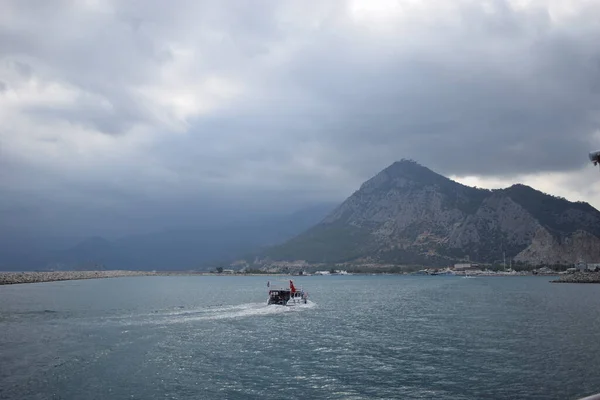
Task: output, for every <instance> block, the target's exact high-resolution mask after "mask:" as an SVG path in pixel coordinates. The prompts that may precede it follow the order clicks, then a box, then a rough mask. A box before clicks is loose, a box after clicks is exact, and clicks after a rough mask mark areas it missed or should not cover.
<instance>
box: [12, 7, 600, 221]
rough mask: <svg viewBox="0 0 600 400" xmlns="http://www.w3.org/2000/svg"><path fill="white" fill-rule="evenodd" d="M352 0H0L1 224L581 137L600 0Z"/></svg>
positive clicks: (522, 167) (599, 63) (471, 165)
mask: <svg viewBox="0 0 600 400" xmlns="http://www.w3.org/2000/svg"><path fill="white" fill-rule="evenodd" d="M354 3H356V2H353V1H331V2H316V1H315V2H308V3H307V2H306V1H302V2H293V1H290V2H266V1H265V2H262V1H259V2H256V1H236V2H235V6H234V7H232V6H231V4H225V3H219V2H212V1H181V2H177V3H176V4H166V3H164V2H162V1H143V2H135V1H134V2H116V1H115V2H104V3H103V2H98V3H96V6H94V5H93V4H95V3H83V2H82V3H77V2H68V1H64V2H53V4H52V6H49V5H48V3H47V2H22V1H8V2H3V4H2V5H0V73H2V74H3V77H2V82H0V107H2V108H3V109H5V110H7V111H5V113H2V111H0V119H4V120H5V121H6V123H4V124H3V125H4V127H2V128H0V146H1V147H0V156H1V158H0V166H3V167H4V173H2V171H0V191H1V193H2V194H3V196H4V200H3V208H2V210H3V211H0V212H3V213H4V214H3V215H5V216H10V218H8V217H6V219H5V221H8V220H9V219H10V221H11V222H10V229H16V228H17V227H24V226H27V227H31V226H35V225H36V224H37V225H39V226H40V227H41V226H42V225H43V226H44V227H47V228H48V229H50V230H51V229H52V226H53V224H57V221H60V220H61V219H62V218H66V216H67V215H69V214H70V213H74V212H76V215H77V217H76V218H71V220H70V223H69V224H64V225H65V229H67V228H68V229H70V230H72V231H75V230H80V231H83V230H85V229H86V226H94V228H95V229H97V230H103V231H107V232H108V231H114V232H117V231H119V232H120V231H125V230H136V229H138V230H140V229H146V230H147V229H152V228H153V227H159V226H167V225H169V224H171V225H172V224H181V223H185V222H189V221H190V220H193V221H203V220H204V221H206V220H207V218H208V216H209V215H215V214H218V213H217V212H216V211H207V210H219V212H221V214H227V213H228V212H226V211H225V210H231V209H232V208H235V209H237V210H238V211H239V213H238V214H242V213H243V212H245V211H246V210H250V211H252V212H259V210H261V209H277V210H285V209H286V208H287V209H291V208H293V207H298V206H301V205H302V204H306V203H311V202H318V201H330V200H335V199H340V200H341V199H343V198H344V197H345V196H347V195H348V194H350V193H351V192H352V191H353V190H354V189H355V188H357V187H358V185H359V184H360V183H361V182H362V181H363V180H365V179H367V178H369V177H370V176H372V175H373V174H375V173H376V172H377V171H378V170H380V169H382V168H384V167H386V166H387V165H388V164H390V163H392V162H393V161H396V160H398V159H400V158H404V157H405V158H412V159H416V160H417V161H419V162H421V163H423V164H425V165H427V166H429V167H431V168H433V169H436V170H437V171H439V172H441V173H444V174H447V175H450V174H455V175H478V176H483V177H486V176H487V177H495V178H496V177H502V178H510V177H515V176H519V175H523V174H534V173H548V172H569V171H577V170H579V169H581V168H582V167H584V166H585V165H586V164H587V158H586V154H587V152H588V151H590V150H591V149H594V148H595V146H598V145H600V143H598V139H597V136H596V132H597V131H598V122H599V114H598V110H599V109H600V104H599V103H598V102H599V96H598V92H599V91H600V49H599V48H598V46H597V44H596V42H597V37H599V35H600V28H599V27H598V25H597V24H596V22H595V17H594V16H595V15H598V12H600V5H596V4H593V3H591V2H585V1H574V2H571V6H572V10H573V12H571V13H569V14H566V13H564V12H562V11H561V8H560V7H558V6H557V5H558V1H549V2H541V1H540V2H535V1H534V2H530V4H529V5H527V6H523V7H518V6H517V5H515V4H513V2H510V1H501V0H495V1H490V2H480V1H475V0H473V1H458V0H457V1H455V2H447V3H444V5H440V4H438V3H435V4H434V3H431V4H430V5H425V6H408V5H406V4H404V3H402V2H401V1H400V2H399V4H403V5H402V7H401V8H400V9H399V11H395V9H393V8H391V9H389V10H383V11H377V9H376V8H373V4H375V2H373V1H364V2H363V5H366V6H369V5H370V7H367V10H366V11H362V12H356V11H353V7H354V5H355V4H354ZM515 3H516V2H515ZM86 4H87V5H86ZM382 4H383V3H382ZM369 9H370V11H369ZM9 93H18V94H19V96H14V95H10V96H9ZM8 160H10V161H8ZM8 168H10V170H8ZM7 171H8V172H7ZM582 190H583V189H582ZM24 199H29V201H30V203H27V202H26V201H25V200H24ZM31 199H37V200H36V201H33V200H31ZM240 203H243V204H244V206H240ZM27 204H30V205H29V206H27ZM217 205H218V206H217ZM23 207H25V208H23ZM27 207H29V208H27ZM26 208H27V210H26ZM203 210H204V211H203ZM231 215H233V214H231ZM236 215H237V214H236ZM190 216H193V217H190ZM5 225H7V226H8V225H9V224H8V222H5ZM40 229H41V228H40Z"/></svg>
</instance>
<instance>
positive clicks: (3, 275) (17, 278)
mask: <svg viewBox="0 0 600 400" xmlns="http://www.w3.org/2000/svg"><path fill="white" fill-rule="evenodd" d="M145 275H157V273H156V272H152V271H52V272H50V271H49V272H0V285H12V284H18V283H39V282H53V281H68V280H74V279H98V278H118V277H122V276H145Z"/></svg>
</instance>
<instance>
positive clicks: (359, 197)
mask: <svg viewBox="0 0 600 400" xmlns="http://www.w3.org/2000/svg"><path fill="white" fill-rule="evenodd" d="M599 237H600V212H599V211H598V210H596V209H595V208H594V207H592V206H591V205H590V204H589V203H585V202H571V201H568V200H566V199H564V198H561V197H557V196H552V195H549V194H546V193H543V192H541V191H539V190H536V189H534V188H531V187H529V186H527V185H523V184H515V185H512V186H510V187H508V188H504V189H481V188H474V187H470V186H466V185H463V184H461V183H459V182H455V181H453V180H451V179H449V178H447V177H444V176H443V175H441V174H438V173H437V172H434V171H432V170H430V169H429V168H427V167H424V166H422V165H420V164H418V163H417V162H415V161H413V160H401V161H398V162H395V163H393V164H391V165H390V166H388V167H387V168H385V169H384V170H382V171H381V172H379V173H378V174H376V175H375V176H373V177H372V178H371V179H369V180H367V181H366V182H364V183H363V184H362V185H361V186H360V188H359V189H358V190H357V191H355V192H354V193H353V194H352V195H351V196H350V197H348V198H347V199H346V200H345V201H344V202H343V203H342V204H340V205H339V206H338V207H336V208H335V209H334V210H333V211H332V212H331V213H330V214H329V215H328V216H327V217H325V219H324V220H323V221H322V222H321V223H319V224H317V225H315V226H313V227H311V228H310V229H309V230H307V231H306V232H304V233H302V234H300V235H299V236H297V237H295V238H292V239H291V240H290V241H288V242H286V243H283V244H281V245H279V246H275V247H273V248H271V249H269V250H268V251H266V252H265V253H264V256H265V257H267V258H268V259H273V260H306V261H309V262H321V263H322V262H325V263H332V262H336V263H337V262H375V263H378V262H379V263H382V262H386V263H399V264H415V263H416V264H425V265H447V264H449V263H453V262H458V261H465V260H474V261H477V262H482V263H495V262H498V261H499V260H501V259H503V257H504V255H505V254H506V256H507V257H510V258H513V259H514V260H515V261H517V262H521V263H526V264H569V263H574V262H577V261H578V260H586V261H589V262H594V261H600V239H599Z"/></svg>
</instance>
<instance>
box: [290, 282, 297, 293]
mask: <svg viewBox="0 0 600 400" xmlns="http://www.w3.org/2000/svg"><path fill="white" fill-rule="evenodd" d="M290 290H291V291H292V293H296V287H295V286H294V282H292V281H291V280H290Z"/></svg>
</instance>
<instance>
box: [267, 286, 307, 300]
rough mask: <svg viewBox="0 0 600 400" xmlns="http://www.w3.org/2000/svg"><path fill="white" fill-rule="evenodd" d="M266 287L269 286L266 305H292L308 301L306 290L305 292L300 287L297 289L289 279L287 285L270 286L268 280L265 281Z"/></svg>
mask: <svg viewBox="0 0 600 400" xmlns="http://www.w3.org/2000/svg"><path fill="white" fill-rule="evenodd" d="M267 287H268V288H269V300H268V301H267V305H271V304H273V305H279V306H293V305H299V304H306V303H307V302H308V292H305V291H304V290H303V289H302V288H300V289H297V288H296V286H294V282H293V281H291V280H290V284H289V287H285V286H281V287H272V285H271V282H270V281H269V282H267Z"/></svg>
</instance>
